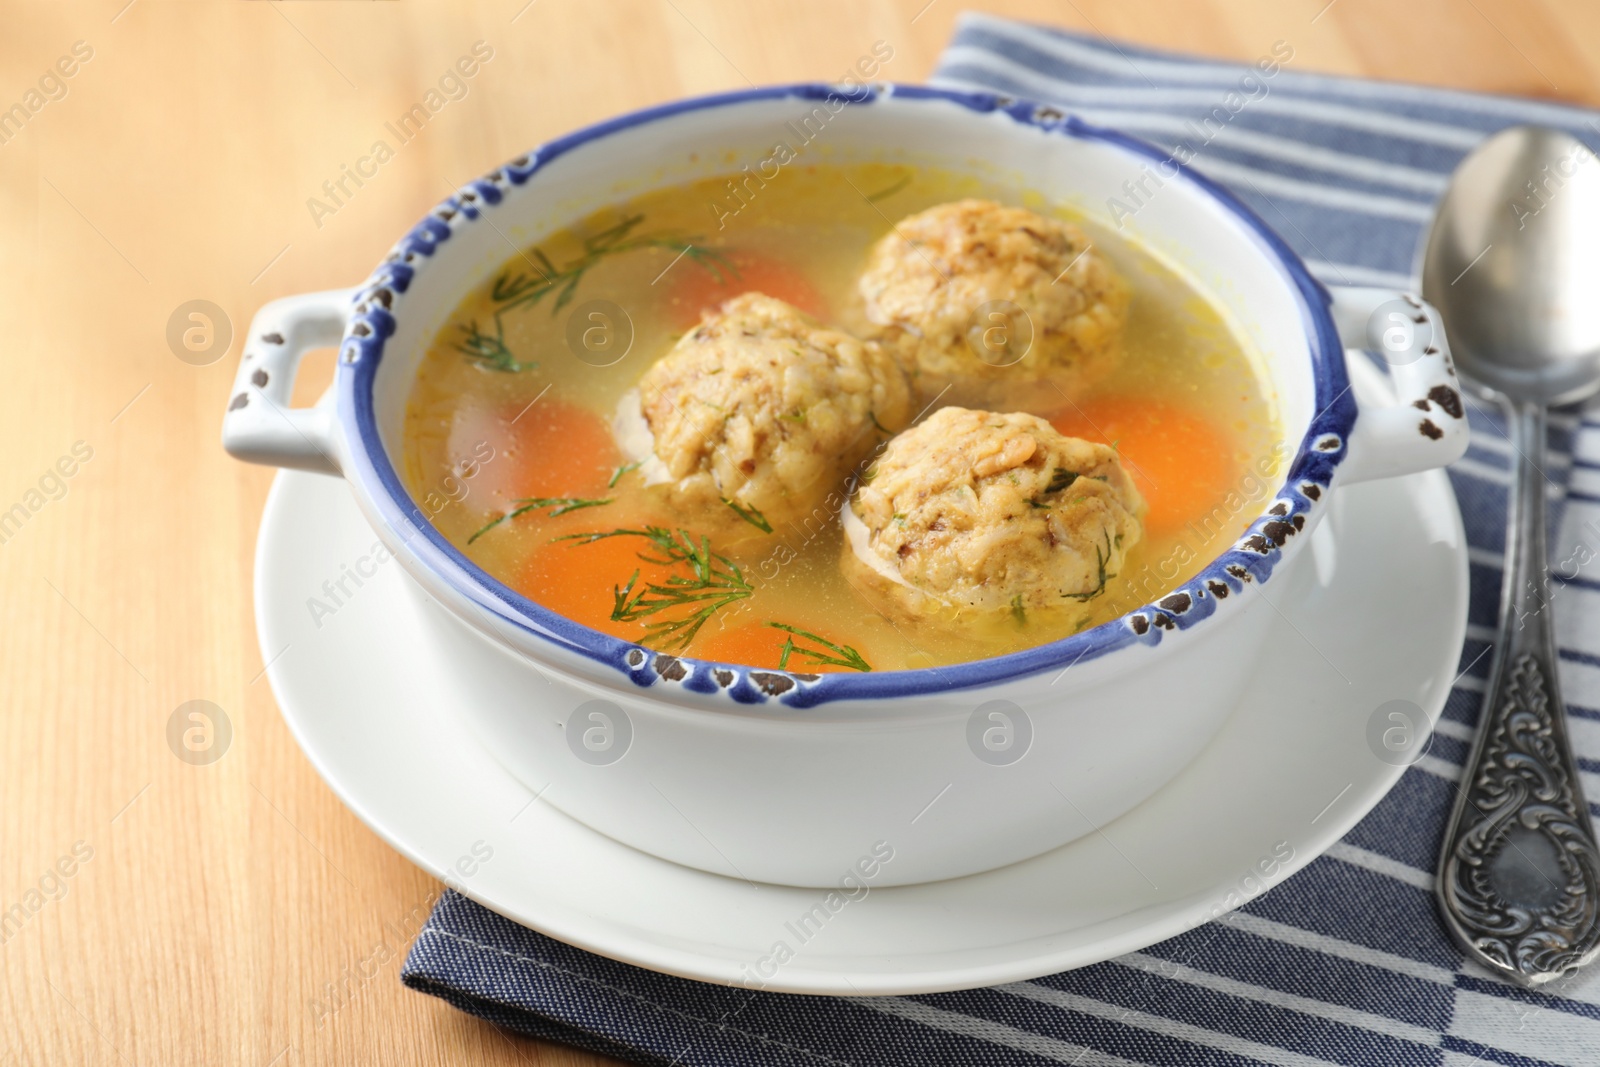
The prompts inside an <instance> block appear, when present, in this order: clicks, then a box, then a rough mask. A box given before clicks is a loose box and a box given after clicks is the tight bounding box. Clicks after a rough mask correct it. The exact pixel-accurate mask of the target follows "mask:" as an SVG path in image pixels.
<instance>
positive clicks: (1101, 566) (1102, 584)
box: [1061, 532, 1121, 604]
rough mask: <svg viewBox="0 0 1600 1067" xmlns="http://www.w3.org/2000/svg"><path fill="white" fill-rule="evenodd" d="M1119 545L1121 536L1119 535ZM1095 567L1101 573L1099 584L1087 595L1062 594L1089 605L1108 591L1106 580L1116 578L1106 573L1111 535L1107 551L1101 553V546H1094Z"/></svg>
mask: <svg viewBox="0 0 1600 1067" xmlns="http://www.w3.org/2000/svg"><path fill="white" fill-rule="evenodd" d="M1118 539H1119V543H1120V539H1121V535H1120V534H1119V535H1118ZM1094 559H1095V567H1096V569H1097V570H1098V571H1099V572H1100V576H1099V584H1097V585H1096V586H1095V587H1094V588H1093V589H1091V590H1089V591H1088V592H1087V593H1062V594H1061V595H1062V596H1064V597H1066V598H1067V599H1068V600H1076V601H1077V602H1078V603H1080V604H1084V603H1087V602H1089V601H1091V600H1093V599H1094V598H1095V597H1097V596H1099V595H1100V594H1101V593H1104V592H1105V591H1106V579H1108V578H1115V577H1116V575H1115V574H1107V573H1106V564H1107V563H1110V562H1111V534H1110V533H1109V532H1108V533H1107V534H1106V550H1105V551H1104V552H1101V551H1100V546H1099V545H1095V546H1094Z"/></svg>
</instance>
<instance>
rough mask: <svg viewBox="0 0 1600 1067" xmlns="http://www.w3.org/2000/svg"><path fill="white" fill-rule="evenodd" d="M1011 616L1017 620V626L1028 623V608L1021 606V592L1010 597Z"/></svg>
mask: <svg viewBox="0 0 1600 1067" xmlns="http://www.w3.org/2000/svg"><path fill="white" fill-rule="evenodd" d="M1011 617H1012V618H1013V619H1016V620H1017V625H1018V626H1026V625H1027V624H1028V609H1027V608H1025V607H1023V606H1022V594H1021V593H1018V594H1017V595H1016V596H1014V597H1012V598H1011Z"/></svg>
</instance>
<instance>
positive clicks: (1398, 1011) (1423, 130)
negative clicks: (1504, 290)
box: [403, 16, 1600, 1067]
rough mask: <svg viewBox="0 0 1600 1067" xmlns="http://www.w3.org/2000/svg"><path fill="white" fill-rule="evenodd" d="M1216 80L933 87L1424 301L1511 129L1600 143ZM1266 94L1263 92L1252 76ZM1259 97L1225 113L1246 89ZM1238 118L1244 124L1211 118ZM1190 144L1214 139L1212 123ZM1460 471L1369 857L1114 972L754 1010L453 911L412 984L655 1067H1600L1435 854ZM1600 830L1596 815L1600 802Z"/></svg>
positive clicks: (1091, 75)
mask: <svg viewBox="0 0 1600 1067" xmlns="http://www.w3.org/2000/svg"><path fill="white" fill-rule="evenodd" d="M1292 53H1293V49H1292V42H1290V43H1288V44H1287V45H1281V46H1279V49H1278V54H1277V55H1276V56H1272V57H1268V58H1269V59H1276V60H1277V61H1278V63H1279V68H1280V69H1278V70H1277V71H1276V72H1275V73H1274V74H1273V76H1271V77H1265V76H1263V75H1262V73H1261V71H1260V70H1258V69H1256V68H1254V67H1240V66H1234V65H1228V64H1219V63H1211V62H1201V61H1195V60H1191V59H1186V58H1182V57H1177V56H1171V55H1164V54H1157V53H1153V52H1150V51H1147V50H1144V49H1140V48H1136V47H1133V46H1131V45H1119V44H1116V43H1113V42H1111V41H1107V40H1096V39H1090V38H1086V37H1081V36H1077V35H1072V34H1066V33H1061V32H1057V31H1053V30H1047V29H1042V28H1038V27H1032V26H1024V25H1019V24H1016V23H1011V22H1004V21H1000V20H997V19H993V18H987V17H976V16H969V17H966V18H965V19H963V21H962V23H961V26H960V29H959V32H958V33H957V35H956V38H955V40H954V42H953V43H952V45H951V47H950V49H949V51H947V52H946V53H945V56H944V58H943V61H942V62H941V63H940V66H939V69H938V72H937V76H936V78H935V80H936V82H937V83H938V84H941V85H943V86H946V87H951V88H961V89H987V90H993V91H998V92H1002V93H1006V94H1011V95H1015V96H1019V97H1027V98H1032V99H1036V100H1040V101H1046V102H1050V103H1053V104H1056V105H1058V106H1063V107H1064V108H1066V109H1068V110H1071V111H1074V112H1076V113H1078V114H1080V115H1082V116H1084V117H1085V118H1087V119H1089V120H1090V121H1093V122H1098V123H1102V124H1106V125H1112V126H1117V127H1120V128H1122V129H1125V130H1128V131H1130V132H1132V133H1134V134H1136V135H1141V136H1143V137H1145V138H1147V139H1149V140H1151V141H1155V142H1157V143H1159V144H1161V145H1164V146H1166V147H1175V146H1176V145H1177V144H1178V143H1179V142H1180V141H1188V143H1189V146H1190V148H1191V150H1193V151H1194V152H1195V157H1194V162H1195V165H1196V166H1197V167H1198V168H1199V169H1201V170H1203V171H1205V172H1206V173H1208V174H1210V175H1211V176H1213V177H1215V178H1217V179H1219V180H1221V181H1222V182H1224V183H1226V184H1227V185H1229V186H1231V187H1232V188H1233V190H1234V191H1235V192H1237V193H1238V194H1239V195H1240V196H1242V197H1243V198H1244V200H1245V201H1246V202H1248V203H1249V204H1250V205H1251V207H1253V208H1254V209H1255V210H1256V211H1257V212H1259V213H1260V214H1261V215H1262V217H1263V218H1265V219H1266V220H1267V221H1268V222H1269V223H1271V224H1272V225H1273V226H1274V227H1276V228H1277V229H1278V230H1279V232H1281V233H1282V234H1283V235H1284V237H1286V238H1287V239H1288V240H1289V243H1290V244H1292V245H1294V246H1295V248H1296V249H1297V250H1298V251H1299V253H1300V254H1301V255H1302V256H1303V257H1305V259H1306V260H1307V261H1308V262H1309V263H1310V265H1311V267H1312V269H1313V270H1314V271H1315V272H1316V273H1317V274H1319V275H1320V276H1321V277H1322V278H1323V279H1325V280H1326V281H1329V282H1348V283H1355V284H1377V285H1392V286H1398V287H1411V286H1413V285H1414V284H1415V283H1414V282H1413V281H1412V279H1411V277H1410V269H1411V263H1412V257H1413V250H1414V249H1415V247H1416V243H1417V240H1418V238H1419V236H1420V234H1421V230H1422V227H1423V225H1424V224H1425V222H1426V220H1427V219H1428V217H1429V213H1430V210H1431V206H1432V203H1433V201H1434V199H1435V198H1436V197H1437V196H1438V195H1439V193H1440V192H1441V190H1442V189H1443V188H1444V184H1445V180H1446V176H1447V175H1448V174H1449V172H1450V171H1451V169H1452V168H1453V167H1454V166H1455V164H1456V162H1457V161H1458V160H1459V159H1460V158H1461V157H1462V155H1463V154H1465V153H1466V151H1467V150H1468V149H1470V148H1471V147H1472V146H1473V145H1474V144H1476V143H1477V142H1478V141H1479V140H1480V139H1482V138H1483V137H1484V136H1485V135H1486V134H1489V133H1491V132H1493V131H1495V130H1497V129H1499V128H1501V127H1503V126H1507V125H1510V124H1513V123H1518V122H1540V123H1544V124H1547V125H1553V126H1558V127H1561V128H1564V129H1567V130H1569V131H1571V132H1572V133H1574V134H1576V135H1577V136H1579V137H1580V138H1581V139H1583V140H1584V141H1585V142H1586V143H1588V144H1590V145H1591V146H1595V145H1597V144H1600V116H1597V115H1596V114H1595V113H1592V112H1588V111H1580V110H1577V109H1573V108H1567V107H1562V106H1559V105H1554V104H1548V103H1537V102H1531V101H1522V100H1509V99H1499V98H1491V97H1484V96H1473V95H1467V94H1462V93H1454V92H1443V91H1436V90H1429V89H1420V88H1412V87H1407V86H1399V85H1390V84H1377V83H1372V82H1362V81H1352V80H1347V79H1341V78H1333V77H1324V76H1319V75H1314V74H1305V73H1300V72H1299V71H1298V70H1297V69H1296V59H1295V57H1294V55H1293V54H1292ZM1251 72H1254V75H1255V77H1254V80H1252V81H1248V82H1241V79H1242V78H1243V77H1244V76H1245V75H1246V74H1249V73H1251ZM1230 93H1235V94H1236V95H1235V96H1233V97H1232V98H1229V96H1228V94H1230ZM1218 107H1221V108H1224V109H1225V111H1226V113H1227V120H1226V122H1225V123H1224V122H1222V121H1220V120H1217V119H1216V118H1215V117H1214V120H1213V123H1212V124H1211V126H1210V127H1206V126H1203V125H1202V124H1201V123H1202V120H1203V117H1204V116H1206V115H1207V114H1209V113H1211V112H1212V109H1213V108H1218ZM1191 123H1193V124H1194V125H1190V124H1191ZM1471 419H1472V427H1473V441H1472V448H1471V450H1470V452H1469V453H1468V456H1467V458H1466V459H1464V460H1462V461H1461V462H1460V463H1459V464H1457V465H1456V467H1455V468H1454V469H1453V471H1452V472H1451V474H1452V478H1453V479H1454V482H1455V487H1456V492H1457V494H1458V496H1459V498H1460V501H1461V509H1462V513H1463V515H1464V517H1465V519H1466V524H1467V531H1468V535H1469V539H1470V541H1471V545H1472V549H1471V560H1472V607H1471V624H1470V628H1469V630H1468V639H1467V645H1466V648H1465V649H1464V651H1463V653H1462V660H1461V664H1462V668H1463V670H1464V672H1465V673H1464V674H1463V677H1462V678H1461V681H1460V683H1459V684H1458V685H1457V686H1456V689H1455V691H1454V692H1453V693H1452V695H1451V697H1450V701H1449V704H1448V706H1447V707H1446V709H1445V713H1444V718H1443V721H1442V722H1441V723H1440V726H1439V730H1438V736H1437V739H1436V740H1435V743H1434V745H1433V748H1432V750H1431V752H1430V754H1429V755H1427V756H1425V757H1424V758H1423V759H1422V760H1421V761H1420V762H1419V763H1417V764H1416V765H1415V766H1413V767H1412V768H1411V769H1409V770H1408V771H1407V772H1406V774H1405V776H1404V777H1403V778H1402V779H1401V781H1400V783H1399V785H1398V786H1397V787H1396V788H1395V790H1394V791H1393V793H1391V794H1390V796H1389V797H1388V798H1387V799H1386V800H1384V801H1383V803H1382V804H1380V805H1379V806H1378V808H1377V809H1376V810H1375V811H1374V812H1373V813H1372V814H1371V815H1370V816H1368V818H1367V819H1366V820H1364V821H1363V822H1362V823H1361V824H1360V825H1359V826H1357V827H1356V828H1355V829H1354V830H1353V831H1351V833H1350V835H1349V836H1348V837H1347V838H1346V839H1345V840H1344V841H1343V842H1341V843H1340V844H1338V845H1337V846H1335V847H1334V849H1333V850H1332V851H1331V852H1329V853H1328V854H1327V855H1325V856H1323V857H1322V858H1320V859H1319V860H1317V861H1316V862H1315V863H1313V864H1312V865H1311V866H1310V867H1309V868H1308V869H1307V870H1305V871H1304V872H1303V873H1301V874H1299V875H1297V876H1296V877H1294V878H1292V879H1290V880H1289V881H1288V882H1286V883H1284V884H1283V885H1280V886H1278V887H1277V888H1275V889H1273V890H1272V891H1270V892H1268V893H1266V894H1264V895H1263V896H1261V897H1258V898H1257V899H1255V900H1253V901H1251V902H1250V903H1249V904H1247V905H1245V907H1244V908H1243V910H1242V911H1240V912H1236V913H1234V914H1232V915H1228V916H1225V917H1224V918H1223V919H1221V920H1219V921H1217V922H1215V923H1212V924H1210V925H1209V926H1205V927H1201V928H1199V929H1197V930H1193V931H1191V932H1189V933H1187V934H1184V935H1183V936H1181V937H1178V938H1174V939H1173V940H1171V941H1167V942H1164V943H1162V944H1159V945H1154V946H1152V947H1150V948H1148V949H1146V950H1144V951H1143V952H1137V953H1134V954H1132V955H1130V956H1126V957H1123V958H1122V959H1118V960H1115V961H1112V962H1109V963H1104V964H1100V965H1098V966H1094V967H1087V968H1084V969H1082V970H1078V971H1071V972H1067V973H1065V974H1059V975H1054V976H1051V977H1048V978H1041V979H1038V980H1036V981H1033V982H1021V983H1016V984H1014V985H1010V986H1004V987H999V988H995V989H986V990H977V991H969V992H963V993H949V994H942V995H937V996H915V997H900V998H882V999H827V998H811V997H797V996H787V995H783V994H774V993H752V992H750V991H748V990H734V989H727V988H721V987H716V986H710V985H702V984H700V983H696V982H690V981H685V980H683V979H678V978H670V977H666V976H663V975H658V974H652V973H649V972H646V971H642V970H638V969H636V968H633V967H629V966H626V965H624V964H619V963H615V962H613V961H610V960H606V959H602V958H599V957H597V956H593V955H589V954H587V953H585V952H582V951H579V950H577V949H574V948H570V947H568V946H565V945H562V944H559V943H557V942H555V941H552V940H550V939H549V938H546V937H543V936H541V935H539V934H536V933H534V932H532V931H530V930H526V929H523V928H521V927H519V926H516V925H515V924H513V923H510V922H508V921H506V920H505V919H502V918H500V917H498V916H496V915H494V914H492V913H490V912H488V911H486V910H485V909H483V908H481V907H479V906H477V905H475V904H473V903H471V902H470V901H468V900H466V899H464V898H462V897H459V896H456V895H454V894H446V896H445V897H444V899H443V900H442V901H441V902H440V903H439V905H438V907H437V908H436V910H435V911H434V913H433V916H432V917H431V918H430V919H429V921H428V924H427V926H426V927H425V928H424V929H423V931H422V933H421V934H420V935H419V937H418V938H417V942H416V944H415V946H414V947H413V948H412V951H411V954H410V957H409V958H408V959H407V961H406V965H405V968H404V972H403V976H404V980H405V982H406V983H407V984H408V985H410V986H411V987H412V988H414V989H419V990H423V991H425V992H429V993H432V994H434V995H436V996H440V997H443V998H444V999H446V1000H448V1001H450V1002H451V1003H453V1004H455V1005H457V1006H458V1007H461V1008H463V1009H465V1010H467V1011H470V1012H473V1013H475V1014H478V1015H481V1016H484V1017H485V1018H488V1019H490V1020H492V1021H493V1022H495V1023H496V1024H498V1025H500V1026H502V1027H503V1028H505V1029H507V1030H510V1031H516V1032H520V1033H525V1034H531V1035H537V1036H540V1037H545V1038H549V1039H552V1040H556V1041H562V1042H566V1043H569V1044H572V1045H577V1046H580V1047H583V1048H588V1049H592V1050H595V1051H598V1052H603V1053H607V1054H610V1055H613V1056H616V1057H618V1058H620V1059H624V1060H627V1061H630V1062H635V1063H648V1064H681V1065H686V1067H687V1065H694V1064H719V1065H726V1064H737V1065H745V1064H762V1065H767V1064H797V1065H798V1064H807V1065H817V1064H861V1065H865V1064H897V1065H898V1064H906V1065H912V1064H915V1065H924V1064H1049V1063H1067V1064H1079V1065H1081V1067H1096V1065H1112V1064H1117V1065H1123V1064H1206V1065H1217V1067H1223V1065H1244V1064H1263V1063H1265V1064H1283V1065H1296V1067H1300V1065H1305V1067H1310V1065H1321V1064H1330V1063H1332V1064H1361V1065H1385V1067H1388V1065H1395V1064H1406V1065H1409V1064H1430V1065H1432V1064H1438V1065H1454V1067H1464V1065H1466V1064H1478V1063H1498V1064H1513V1065H1523V1064H1573V1065H1576V1064H1589V1065H1594V1064H1600V968H1597V969H1595V970H1594V972H1593V973H1589V974H1580V975H1578V976H1577V977H1575V978H1569V979H1566V980H1564V981H1563V982H1561V983H1559V984H1558V987H1557V989H1556V990H1555V991H1553V992H1549V993H1538V994H1533V993H1527V992H1523V991H1521V990H1518V989H1514V988H1512V987H1510V986H1507V985H1505V984H1503V983H1501V982H1499V981H1497V980H1495V979H1493V978H1491V977H1488V976H1487V975H1486V974H1484V973H1483V972H1480V971H1477V970H1475V969H1473V968H1470V967H1468V966H1466V965H1464V964H1463V962H1462V960H1461V958H1460V956H1459V955H1458V954H1457V953H1456V951H1455V950H1454V949H1453V947H1452V946H1451V944H1450V942H1449V941H1448V940H1447V938H1446V937H1445V935H1444V934H1443V933H1442V932H1441V930H1440V928H1439V925H1438V922H1437V920H1436V917H1435V912H1434V905H1433V899H1432V894H1431V886H1432V879H1433V873H1432V872H1433V868H1434V857H1435V852H1436V851H1437V849H1438V844H1439V836H1440V834H1441V832H1442V828H1443V826H1444V822H1445V817H1446V813H1447V809H1448V806H1449V804H1450V801H1451V798H1452V795H1453V789H1454V787H1453V784H1452V783H1453V782H1454V781H1455V780H1456V779H1457V778H1458V777H1459V776H1460V773H1461V770H1460V768H1461V763H1462V761H1463V759H1464V758H1465V755H1466V751H1467V747H1468V744H1469V742H1470V738H1471V730H1472V724H1473V722H1474V720H1475V719H1476V717H1477V713H1478V705H1479V703H1480V701H1481V700H1482V697H1483V690H1484V680H1485V678H1484V676H1485V674H1486V672H1487V668H1488V659H1489V657H1488V656H1487V655H1485V652H1486V649H1487V648H1488V641H1489V639H1490V637H1491V636H1492V634H1493V629H1494V625H1495V618H1496V611H1497V605H1498V598H1499V590H1500V576H1501V564H1502V551H1503V546H1504V538H1505V506H1506V499H1505V491H1506V486H1507V482H1508V469H1509V459H1510V455H1511V449H1510V446H1509V444H1508V442H1507V440H1506V437H1505V435H1504V433H1503V432H1502V426H1501V423H1500V422H1499V420H1498V419H1497V418H1496V417H1495V416H1494V415H1493V414H1492V413H1490V412H1487V411H1485V410H1483V409H1482V408H1481V407H1480V408H1479V409H1478V410H1475V411H1474V412H1473V413H1472V415H1471ZM1554 426H1555V429H1554V432H1553V435H1552V440H1551V449H1552V451H1551V461H1550V475H1551V477H1552V479H1553V480H1554V481H1555V482H1557V483H1560V484H1562V485H1564V486H1566V491H1565V494H1564V498H1563V499H1558V500H1555V501H1554V505H1555V507H1556V508H1557V509H1558V512H1557V516H1558V519H1557V521H1556V522H1554V524H1553V526H1554V529H1555V531H1556V533H1555V537H1556V541H1557V545H1556V550H1557V553H1558V554H1557V556H1556V557H1555V558H1556V559H1558V560H1560V559H1565V558H1569V556H1571V554H1572V553H1573V551H1574V550H1575V549H1576V548H1577V547H1578V546H1584V547H1585V548H1587V549H1588V551H1587V552H1583V553H1580V554H1579V556H1578V558H1579V559H1589V558H1592V557H1595V556H1597V555H1600V407H1596V408H1591V409H1589V411H1587V412H1568V413H1565V414H1563V415H1562V416H1561V417H1558V418H1556V419H1555V420H1554ZM1597 578H1600V562H1597V563H1595V564H1591V565H1590V566H1589V567H1587V568H1585V569H1584V571H1583V573H1582V574H1580V576H1579V577H1577V578H1575V579H1573V580H1571V581H1567V582H1564V583H1562V584H1561V585H1560V586H1559V587H1558V590H1557V602H1556V603H1557V619H1558V624H1559V627H1560V635H1561V673H1562V679H1561V680H1562V684H1563V685H1564V687H1565V690H1566V696H1567V698H1568V700H1569V701H1570V702H1571V705H1572V706H1571V708H1570V714H1571V716H1572V732H1573V735H1574V738H1575V740H1576V742H1577V745H1578V748H1579V752H1580V755H1581V756H1582V757H1583V758H1582V760H1581V763H1582V769H1583V772H1584V773H1583V779H1584V781H1583V785H1584V789H1585V790H1586V791H1587V793H1588V795H1589V796H1590V797H1591V798H1597V799H1600V580H1596V579H1597ZM1591 808H1592V810H1593V811H1594V812H1595V813H1596V814H1600V805H1594V804H1591Z"/></svg>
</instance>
